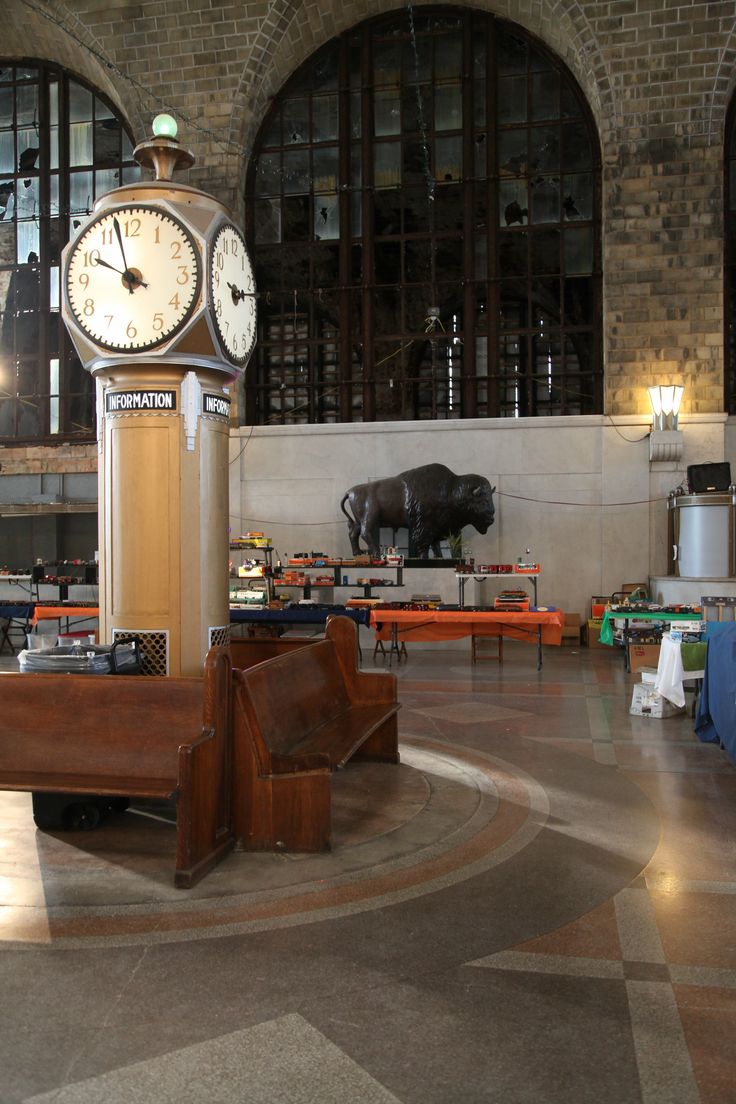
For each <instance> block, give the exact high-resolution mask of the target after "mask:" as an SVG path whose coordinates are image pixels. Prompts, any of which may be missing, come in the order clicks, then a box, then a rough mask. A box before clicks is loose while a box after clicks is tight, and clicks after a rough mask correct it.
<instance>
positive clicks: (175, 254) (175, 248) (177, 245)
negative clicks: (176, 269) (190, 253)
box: [171, 241, 181, 261]
mask: <svg viewBox="0 0 736 1104" xmlns="http://www.w3.org/2000/svg"><path fill="white" fill-rule="evenodd" d="M180 258H181V242H180V241H173V242H172V243H171V259H172V261H178V260H179V259H180Z"/></svg>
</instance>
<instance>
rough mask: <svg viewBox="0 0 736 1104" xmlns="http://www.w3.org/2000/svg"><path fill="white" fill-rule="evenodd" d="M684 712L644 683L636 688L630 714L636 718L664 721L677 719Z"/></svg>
mask: <svg viewBox="0 0 736 1104" xmlns="http://www.w3.org/2000/svg"><path fill="white" fill-rule="evenodd" d="M682 712H683V710H682V709H678V707H677V706H676V705H673V704H672V702H671V701H668V700H667V698H663V697H662V695H661V694H658V693H657V692H656V690H655V689H654V688H653V687H651V686H647V685H646V684H645V683H643V682H640V683H639V684H638V686H635V687H634V693H633V695H632V698H631V709H630V710H629V713H633V715H634V716H635V717H655V718H657V719H658V720H664V719H665V718H666V717H675V716H677V714H678V713H682Z"/></svg>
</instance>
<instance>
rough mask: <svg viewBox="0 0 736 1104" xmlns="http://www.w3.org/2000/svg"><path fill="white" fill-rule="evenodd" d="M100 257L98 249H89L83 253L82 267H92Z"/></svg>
mask: <svg viewBox="0 0 736 1104" xmlns="http://www.w3.org/2000/svg"><path fill="white" fill-rule="evenodd" d="M99 258H100V251H99V249H89V250H88V251H87V252H86V253H85V254H84V267H85V268H94V267H95V265H96V264H97V262H98V260H99Z"/></svg>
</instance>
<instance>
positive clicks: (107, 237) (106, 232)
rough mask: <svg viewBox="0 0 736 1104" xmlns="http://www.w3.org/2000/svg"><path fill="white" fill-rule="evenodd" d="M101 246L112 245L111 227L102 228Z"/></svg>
mask: <svg viewBox="0 0 736 1104" xmlns="http://www.w3.org/2000/svg"><path fill="white" fill-rule="evenodd" d="M102 244H103V245H112V226H103V227H102Z"/></svg>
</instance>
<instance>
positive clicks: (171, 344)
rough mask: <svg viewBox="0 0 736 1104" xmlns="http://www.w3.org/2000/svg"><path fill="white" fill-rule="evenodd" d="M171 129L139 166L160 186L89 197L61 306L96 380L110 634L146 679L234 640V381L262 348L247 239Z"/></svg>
mask: <svg viewBox="0 0 736 1104" xmlns="http://www.w3.org/2000/svg"><path fill="white" fill-rule="evenodd" d="M175 134H176V130H175V124H174V123H173V120H172V119H170V117H168V116H159V117H158V119H156V120H154V138H153V139H152V140H150V141H146V142H143V143H141V145H139V146H138V147H137V149H136V151H135V156H136V159H137V160H138V162H139V164H141V165H142V166H144V167H150V168H153V169H154V170H155V174H156V179H155V180H152V181H148V182H141V183H137V184H128V185H124V186H123V187H121V188H117V189H115V190H114V191H112V192H109V193H108V194H107V195H105V196H104V197H102V198H101V199H100V200H98V202H97V203H96V204H95V208H94V211H93V212H92V215H91V216H90V219H89V220H88V221H87V222H86V223H85V224H84V225H83V226H82V227H81V229H80V230H79V232H78V233H77V235H76V236H75V238H74V239H73V240H72V241H70V243H69V245H68V246H67V247H66V249H65V251H64V254H63V258H62V266H63V273H64V278H63V293H64V301H63V312H64V320H65V322H66V325H67V328H68V330H69V333H70V336H71V338H72V340H73V342H74V345H75V347H76V349H77V351H78V353H79V356H80V358H81V360H82V363H83V364H84V366H85V367H86V368H87V369H88V371H90V372H91V373H92V375H93V376H94V377H95V380H96V384H97V424H98V450H99V477H98V486H99V549H100V638H101V640H103V641H105V642H107V643H111V642H113V641H114V640H116V639H120V638H124V637H127V636H131V635H134V636H137V637H138V638H139V640H140V644H141V652H142V654H143V660H144V671H145V672H146V673H151V674H172V675H180V674H181V675H197V674H200V673H201V671H202V666H203V661H204V657H205V655H206V653H207V651H208V650H209V648H210V647H211V646H212V645H213V644H217V643H223V642H227V641H228V640H229V634H230V617H229V593H228V588H229V582H228V545H229V531H228V521H229V510H228V440H229V423H230V394H229V391H230V387H231V386H232V385H233V384H235V383H236V382H237V381H238V380H239V378H240V376H241V374H242V372H243V371H244V368H245V365H246V363H247V361H248V358H249V357H250V354H251V352H252V349H253V345H254V342H255V321H256V319H255V286H254V282H253V272H252V269H251V265H250V260H249V258H248V254H247V252H246V248H245V243H244V241H243V237H242V234H241V233H240V231H239V230H238V228H237V227H236V226H235V225H234V224H233V223H232V220H231V218H230V215H229V212H228V211H227V209H226V208H225V207H224V206H223V205H222V204H220V203H219V202H218V201H217V200H215V199H214V198H213V197H212V196H208V195H207V194H206V193H204V192H201V191H199V190H197V189H195V188H191V187H188V186H186V185H177V184H174V183H172V181H171V176H172V173H173V172H174V171H175V170H176V169H177V168H186V167H189V166H190V165H192V164H193V161H194V159H193V157H192V155H191V153H189V151H188V150H186V149H184V148H183V147H181V146H180V145H179V143H178V142H177V141H176V138H175Z"/></svg>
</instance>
